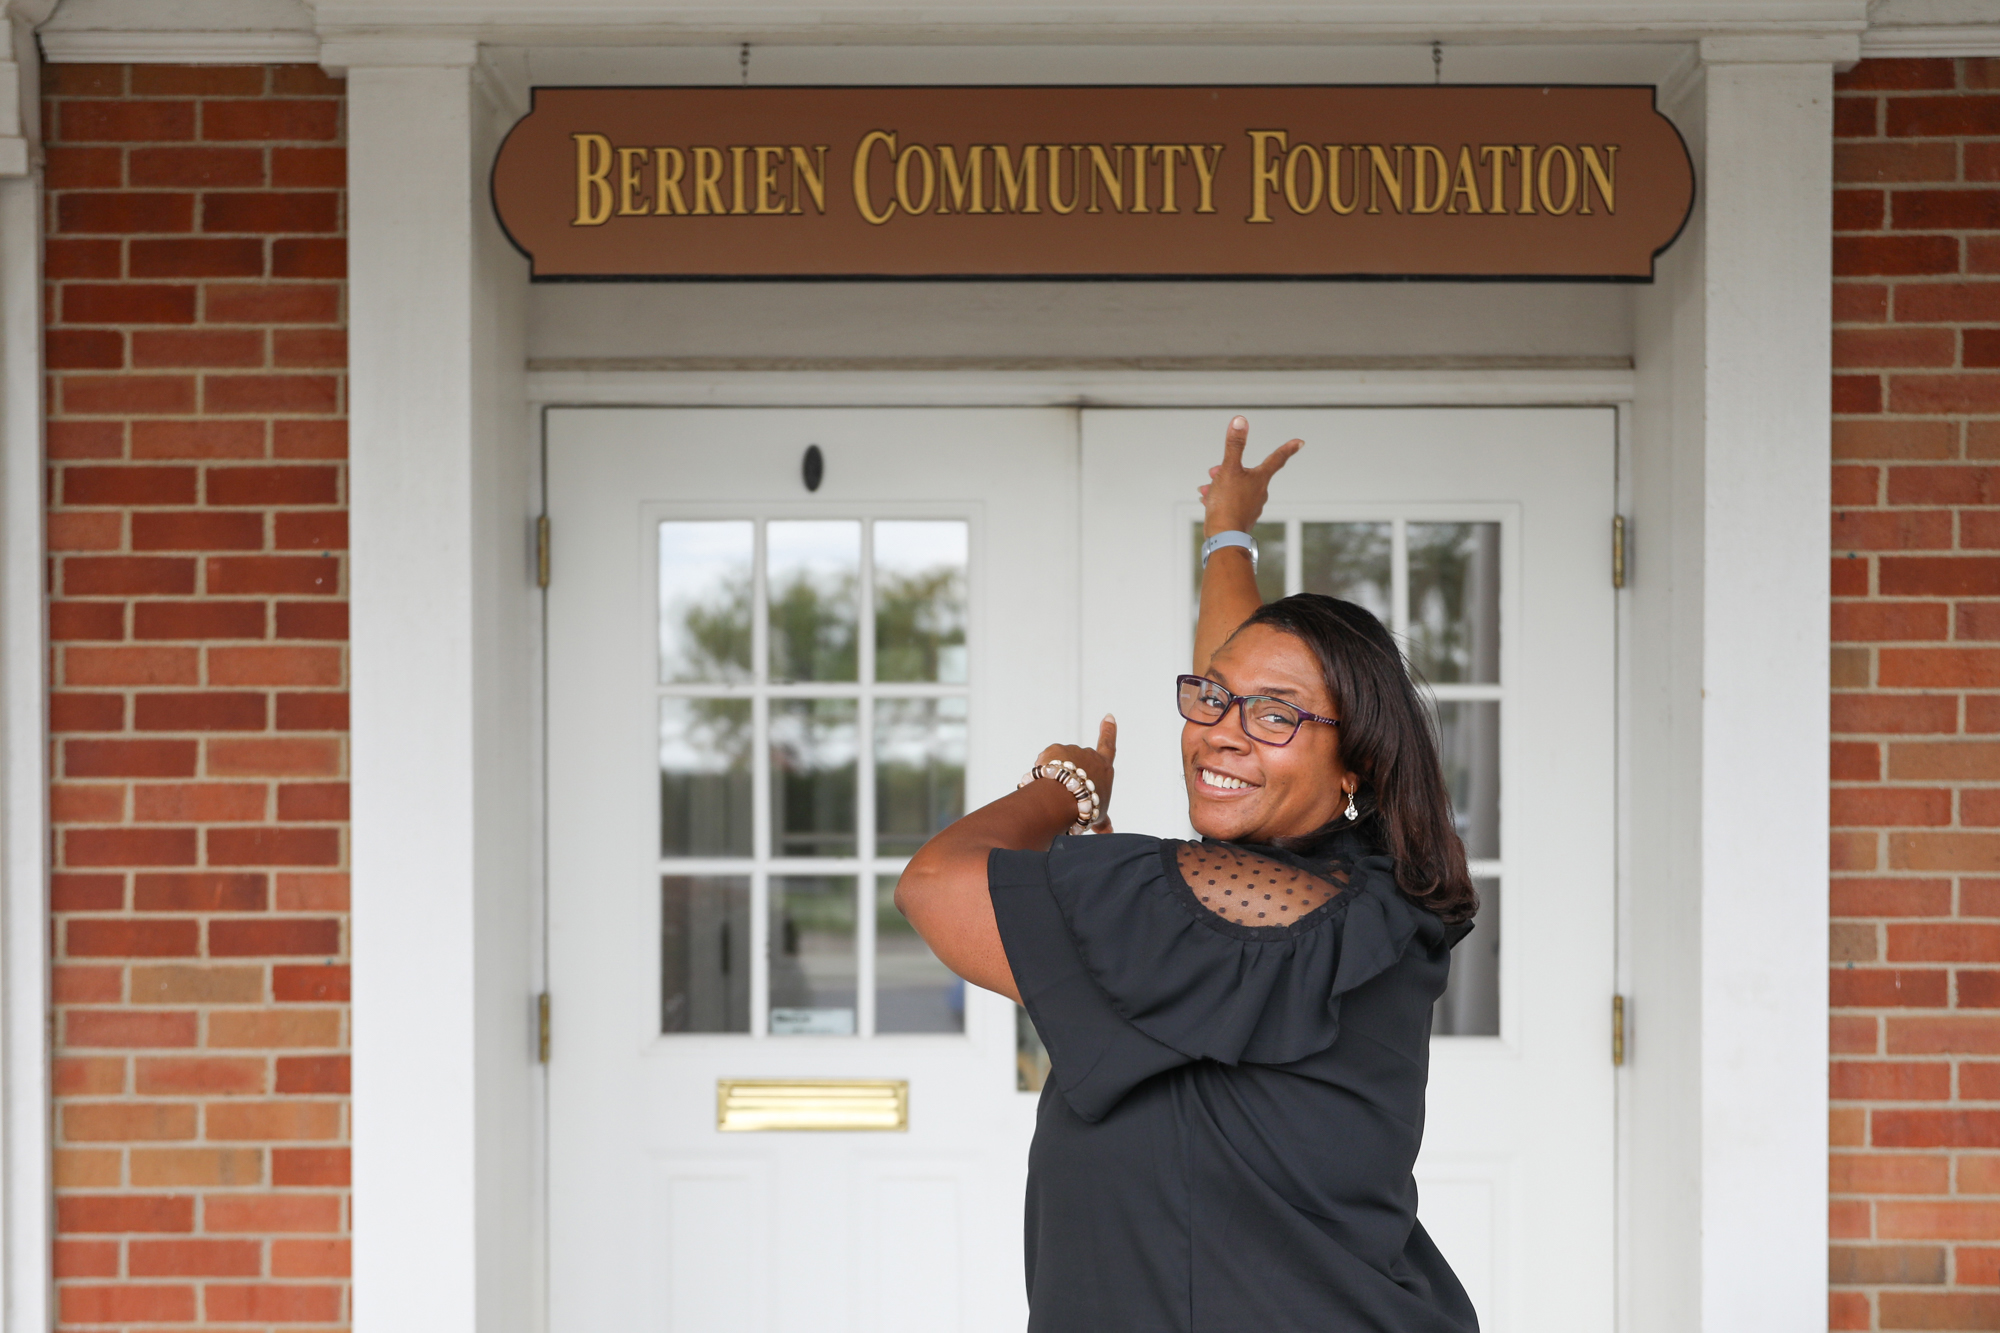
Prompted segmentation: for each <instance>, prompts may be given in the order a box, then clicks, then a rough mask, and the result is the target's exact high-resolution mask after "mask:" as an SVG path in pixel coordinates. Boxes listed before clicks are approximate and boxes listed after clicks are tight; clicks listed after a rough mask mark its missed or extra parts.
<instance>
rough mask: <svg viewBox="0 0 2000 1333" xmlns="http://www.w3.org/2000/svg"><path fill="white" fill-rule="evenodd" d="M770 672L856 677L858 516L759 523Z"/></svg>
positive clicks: (804, 677)
mask: <svg viewBox="0 0 2000 1333" xmlns="http://www.w3.org/2000/svg"><path fill="white" fill-rule="evenodd" d="M764 549H765V555H764V558H765V562H766V566H767V573H766V575H765V578H766V581H767V585H768V586H767V591H766V596H768V597H769V598H770V608H771V610H770V628H771V679H772V680H773V681H776V682H779V683H781V684H783V683H789V682H793V681H809V680H853V679H854V678H855V674H854V673H855V662H856V650H857V648H858V646H859V644H860V641H861V604H860V585H861V524H860V523H859V522H858V521H855V520H851V519H811V520H806V521H799V522H791V521H787V522H775V521H774V522H772V523H769V524H767V525H766V526H765V529H764Z"/></svg>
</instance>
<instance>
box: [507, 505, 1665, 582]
mask: <svg viewBox="0 0 2000 1333" xmlns="http://www.w3.org/2000/svg"><path fill="white" fill-rule="evenodd" d="M546 581H547V580H546V579H544V582H546ZM1611 586H1612V587H1614V588H1622V587H1624V586H1625V515H1623V514H1613V515H1612V516H1611Z"/></svg>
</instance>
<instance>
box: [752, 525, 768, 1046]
mask: <svg viewBox="0 0 2000 1333" xmlns="http://www.w3.org/2000/svg"><path fill="white" fill-rule="evenodd" d="M755 532H756V542H755V545H754V548H753V554H752V557H751V574H750V658H751V661H750V679H751V681H752V682H753V686H752V690H753V692H752V694H751V702H750V737H751V746H752V748H751V751H750V812H751V813H750V839H751V843H750V856H751V867H750V1035H751V1036H752V1037H753V1038H757V1039H759V1040H761V1039H762V1038H764V1037H765V1036H767V1035H769V1032H770V1028H771V956H770V951H771V883H770V875H769V873H768V872H769V867H770V863H771V701H770V699H769V698H768V697H767V696H766V694H765V691H764V689H763V688H762V687H763V686H764V685H765V684H766V683H767V682H768V681H769V680H770V674H771V673H770V671H769V669H768V668H769V664H770V628H769V625H768V623H767V622H768V621H769V619H770V597H769V595H768V589H767V588H766V587H765V550H764V520H763V519H758V520H757V521H756V526H755Z"/></svg>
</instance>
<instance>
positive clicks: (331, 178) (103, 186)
mask: <svg viewBox="0 0 2000 1333" xmlns="http://www.w3.org/2000/svg"><path fill="white" fill-rule="evenodd" d="M44 79H45V81H46V82H45V87H46V89H47V94H48V106H47V117H46V130H47V136H48V190H49V194H48V258H47V275H48V291H47V321H48V330H47V356H48V367H49V375H48V412H49V421H48V456H49V510H48V531H49V580H50V593H51V596H52V601H51V603H50V607H49V623H50V637H51V639H52V641H53V643H52V650H51V651H52V656H51V671H52V675H51V680H52V682H53V685H52V691H51V695H50V700H49V707H50V729H51V731H52V732H53V752H52V755H51V764H52V772H53V774H54V783H53V786H52V789H51V793H50V798H51V808H52V819H53V824H54V830H53V832H54V847H55V870H54V877H53V883H52V890H51V892H52V902H53V909H54V921H53V923H52V926H53V929H52V935H51V940H52V944H51V947H52V948H53V950H54V987H55V1019H56V1026H55V1042H56V1064H55V1100H56V1105H55V1114H56V1122H55V1123H56V1131H55V1132H56V1143H55V1157H56V1162H55V1170H56V1201H55V1203H56V1228H57V1233H58V1235H57V1242H56V1256H55V1270H56V1278H57V1281H58V1284H59V1287H58V1290H59V1300H60V1305H59V1310H60V1319H61V1322H62V1324H63V1325H64V1326H65V1327H66V1328H67V1327H78V1328H81V1327H83V1326H89V1327H91V1328H93V1329H98V1328H103V1327H104V1326H118V1325H125V1326H136V1325H149V1326H150V1325H155V1324H174V1325H189V1324H212V1323H226V1324H240V1323H252V1324H257V1325H263V1326H266V1327H269V1326H273V1325H276V1326H294V1325H311V1326H313V1327H315V1328H320V1329H324V1328H326V1327H328V1326H330V1325H341V1324H344V1323H345V1322H346V1320H347V1317H348V1292H347V1240H346V1237H347V1230H348V1221H349V1218H348V1197H347V1188H346V1186H347V1148H346V1143H347V1136H348V1105H347V1096H346V1093H347V1010H346V1005H345V1000H346V998H347V967H346V948H347V946H346V933H347V922H346V910H347V876H346V873H345V872H346V867H347V849H346V836H347V834H346V826H345V823H344V820H345V818H346V813H347V785H346V780H345V779H346V773H347V756H346V746H347V739H346V735H345V729H346V725H347V712H346V709H347V696H346V693H345V690H346V680H347V671H346V645H345V640H346V636H347V615H346V612H347V607H346V601H345V597H346V581H345V573H346V564H347V562H346V558H345V547H346V544H347V543H346V511H345V508H344V496H345V491H344V487H345V475H344V474H345V467H344V465H343V461H342V460H343V459H344V457H345V454H346V422H345V419H344V416H345V410H346V405H345V392H346V374H345V370H344V366H345V360H346V353H345V340H346V334H345V328H344V318H345V314H344V298H345V289H344V283H343V281H342V279H343V274H344V265H345V259H346V248H345V241H344V239H343V236H342V207H343V186H344V182H345V178H346V177H345V162H344V159H343V148H342V143H343V138H342V130H343V116H342V112H343V101H342V88H341V85H340V84H339V83H337V82H333V81H330V80H328V79H327V78H326V77H325V76H324V75H322V74H321V73H320V72H319V71H318V70H317V69H316V68H312V67H308V66H278V67H268V68H266V67H257V68H205V69H195V68H185V67H174V66H159V65H140V66H132V67H119V66H81V65H58V66H50V67H48V68H46V69H45V70H44Z"/></svg>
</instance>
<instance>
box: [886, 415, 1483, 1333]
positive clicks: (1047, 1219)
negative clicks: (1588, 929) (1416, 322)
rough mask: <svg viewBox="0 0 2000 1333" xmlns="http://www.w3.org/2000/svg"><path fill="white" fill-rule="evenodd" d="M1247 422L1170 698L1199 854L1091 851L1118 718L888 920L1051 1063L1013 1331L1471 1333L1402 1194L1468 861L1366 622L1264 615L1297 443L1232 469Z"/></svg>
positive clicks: (1226, 468) (1173, 847) (1371, 623)
mask: <svg viewBox="0 0 2000 1333" xmlns="http://www.w3.org/2000/svg"><path fill="white" fill-rule="evenodd" d="M1248 429H1249V426H1248V423H1247V422H1246V421H1245V420H1244V419H1243V418H1242V417H1237V418H1235V419H1234V420H1233V421H1231V422H1230V426H1229V433H1228V436H1227V439H1226V442H1225V444H1224V447H1223V461H1222V464H1221V466H1219V467H1217V468H1213V469H1211V470H1210V473H1209V476H1210V478H1211V482H1210V484H1209V485H1208V486H1204V487H1202V488H1201V492H1202V499H1203V505H1204V507H1205V510H1206V529H1207V532H1208V535H1209V536H1210V537H1211V539H1212V540H1211V541H1209V542H1207V543H1205V544H1204V550H1205V551H1210V552H1212V554H1210V555H1209V556H1208V558H1207V563H1206V566H1205V570H1204V575H1203V579H1202V590H1201V615H1200V619H1199V622H1198V624H1197V628H1196V634H1195V670H1196V672H1197V673H1199V674H1197V675H1193V676H1183V677H1181V678H1180V683H1179V698H1180V711H1181V715H1182V717H1183V718H1184V719H1185V724H1184V726H1183V728H1182V733H1181V761H1182V770H1183V776H1184V778H1185V780H1186V783H1187V792H1188V820H1189V822H1190V823H1191V824H1193V825H1194V827H1195V829H1196V830H1197V831H1198V832H1199V833H1200V834H1201V835H1202V841H1201V842H1199V843H1185V842H1176V841H1164V840H1161V839H1158V838H1149V837H1139V836H1135V835H1131V834H1115V835H1114V834H1110V833H1109V826H1108V824H1106V823H1104V822H1103V805H1104V802H1105V801H1107V800H1108V799H1109V797H1110V794H1111V783H1112V758H1113V753H1114V747H1115V742H1116V737H1117V732H1116V727H1115V724H1114V723H1113V721H1112V720H1111V719H1110V718H1106V719H1105V720H1104V725H1103V728H1102V731H1101V733H1100V736H1099V740H1098V744H1097V747H1096V748H1095V749H1086V748H1083V747H1080V746H1070V745H1052V746H1050V747H1049V748H1048V749H1046V750H1044V751H1043V752H1042V754H1041V757H1040V759H1039V760H1038V761H1037V764H1036V766H1035V768H1034V769H1032V770H1030V774H1029V777H1028V778H1025V779H1023V781H1022V785H1021V787H1020V788H1019V789H1018V790H1017V791H1015V792H1014V793H1013V794H1012V795H1010V796H1006V797H1003V798H1002V799H1000V800H998V801H995V802H993V803H992V804H991V805H988V806H986V807H985V808H983V809H981V810H976V811H974V812H973V813H972V814H969V815H967V816H966V817H965V818H963V819H961V820H959V821H957V822H956V823H954V824H952V825H951V826H950V827H949V828H947V829H945V830H944V831H943V832H942V833H940V834H938V835H937V836H936V837H935V838H933V839H931V840H930V842H928V843H926V844H925V846H924V847H923V849H922V850H921V851H920V852H918V854H917V855H916V857H915V858H913V859H912V860H911V862H910V865H909V868H908V869H907V870H906V871H905V872H904V874H903V877H902V882H901V884H900V886H899V887H898V889H897V891H896V905H897V906H898V907H900V908H901V909H902V910H903V911H904V912H905V913H906V914H907V915H908V916H909V918H910V920H911V921H912V923H914V924H915V926H916V928H917V930H918V931H919V932H920V933H921V934H922V935H923V937H924V938H925V940H927V941H928V942H929V943H930V945H931V947H932V948H933V949H934V950H935V951H936V952H937V954H938V956H939V957H940V958H942V959H943V960H944V961H945V963H946V964H947V965H949V966H950V967H951V968H952V969H953V970H954V971H955V972H957V973H958V974H959V975H960V976H962V977H964V978H965V979H966V980H968V981H971V982H973V983H974V984H976V985H980V986H985V987H987V988H988V989H990V990H995V991H998V992H1000V993H1001V994H1003V995H1008V996H1013V997H1015V998H1016V999H1019V1000H1020V1001H1021V1002H1023V1003H1024V1004H1026V1005H1027V1007H1028V1012H1029V1014H1030V1016H1032V1017H1033V1019H1034V1021H1035V1026H1036V1028H1037V1029H1038V1030H1039V1031H1040V1032H1041V1034H1042V1039H1043V1041H1044V1043H1045V1044H1046V1045H1047V1047H1048V1050H1049V1058H1050V1065H1051V1072H1052V1074H1053V1078H1052V1080H1051V1082H1050V1084H1049V1086H1048V1087H1047V1088H1046V1089H1045V1090H1044V1091H1043V1094H1042V1101H1041V1108H1040V1111H1039V1114H1038V1118H1037V1122H1036V1129H1035V1142H1034V1147H1033V1149H1032V1151H1031V1152H1030V1155H1029V1171H1028V1205H1027V1260H1028V1300H1029V1310H1030V1315H1029V1321H1028V1326H1029V1329H1030V1330H1031V1333H1122V1331H1125V1330H1129V1331H1130V1333H1169V1331H1172V1333H1237V1331H1238V1330H1241V1331H1242V1333H1250V1331H1251V1330H1256V1333H1335V1331H1340V1333H1345V1331H1347V1330H1357V1331H1358V1330H1370V1331H1375V1330H1379V1331H1380V1333H1474V1330H1476V1329H1477V1327H1478V1320H1477V1317H1476V1316H1475V1315H1474V1313H1473V1310H1472V1306H1471V1303H1470V1302H1469V1301H1467V1299H1466V1296H1465V1291H1464V1289H1463V1288H1462V1287H1460V1285H1459V1283H1458V1280H1457V1279H1456V1278H1455V1277H1454V1276H1453V1275H1452V1272H1451V1269H1450V1267H1449V1266H1448V1265H1447V1264H1446V1263H1445V1261H1444V1259H1443V1257H1442V1256H1441V1255H1439V1253H1438V1251H1437V1249H1436V1247H1435V1246H1433V1245H1432V1244H1431V1241H1430V1238H1429V1237H1428V1236H1426V1235H1425V1234H1424V1229H1423V1227H1422V1226H1421V1225H1419V1224H1418V1222H1417V1219H1416V1207H1417V1190H1416V1183H1415V1181H1414V1180H1413V1179H1412V1177H1411V1174H1410V1170H1411V1166H1412V1164H1413V1163H1414V1162H1415V1160H1416V1156H1417V1148H1418V1146H1419V1144H1420V1143H1421V1141H1422V1137H1423V1116H1424V1084H1425V1079H1426V1076H1427V1072H1428V1049H1429V1039H1430V1014H1431V1005H1432V1003H1433V1002H1434V1001H1435V1000H1436V999H1437V997H1438V995H1439V994H1440V993H1441V992H1442V991H1443V990H1444V985H1445V979H1446V974H1447V971H1448V969H1449V960H1450V952H1451V947H1452V945H1454V944H1455V943H1457V942H1458V940H1459V939H1461V938H1462V937H1463V936H1464V935H1465V933H1466V932H1467V931H1468V930H1470V929H1471V925H1470V923H1469V919H1470V917H1471V916H1472V914H1473V912H1474V911H1475V910H1476V908H1477V906H1478V904H1477V900H1476V899H1475V897H1474V894H1473V889H1472V882H1471V879H1470V878H1469V876H1468V875H1467V873H1466V865H1465V851H1464V848H1463V847H1462V846H1461V845H1460V843H1459V840H1458V836H1457V834H1456V832H1454V830H1453V828H1452V823H1451V811H1450V803H1449V800H1448V798H1447V797H1446V794H1445V789H1444V781H1443V777H1442V775H1441V772H1440V769H1439V765H1438V758H1437V749H1436V744H1435V741H1434V739H1433V737H1432V734H1431V732H1430V729H1429V726H1428V723H1427V721H1426V715H1425V713H1424V710H1423V707H1422V704H1421V703H1420V701H1419V699H1418V697H1417V693H1416V690H1415V689H1414V688H1413V686H1412V685H1411V682H1410V678H1409V675H1408V673H1407V671H1406V669H1405V668H1404V665H1403V661H1402V657H1401V655H1400V654H1399V653H1398V652H1397V650H1396V646H1395V644H1394V642H1393V641H1392V640H1391V639H1390V637H1389V635H1388V633H1387V631H1385V630H1384V629H1383V628H1382V625H1381V623H1380V622H1379V621H1377V620H1376V619H1375V618H1374V617H1373V616H1371V615H1370V614H1369V613H1368V612H1366V611H1364V610H1362V609H1361V608H1360V607H1358V606H1355V605H1353V604H1351V603H1348V602H1341V601H1336V600H1334V599H1333V598H1330V597H1321V596H1314V595H1303V596H1298V597H1288V598H1285V599H1284V600H1283V601H1280V602H1274V603H1272V604H1271V605H1269V606H1265V605H1263V604H1262V602H1261V599H1260V598H1259V596H1258V594H1257V584H1256V578H1255V572H1254V558H1253V555H1252V550H1253V549H1254V548H1253V547H1250V546H1249V545H1248V543H1249V541H1250V539H1249V538H1248V537H1247V535H1244V534H1247V533H1248V532H1249V531H1250V530H1251V528H1252V525H1253V524H1255V522H1256V520H1257V517H1258V515H1259V514H1260V513H1261V512H1262V511H1263V508H1264V501H1265V498H1266V495H1267V493H1268V489H1269V483H1270V479H1271V477H1272V476H1273V475H1274V474H1275V473H1276V472H1277V471H1278V469H1279V468H1280V467H1282V466H1284V464H1285V461H1286V460H1287V459H1289V458H1290V457H1291V455H1292V454H1293V453H1294V452H1296V451H1297V449H1298V447H1299V442H1298V441H1297V440H1293V441H1291V442H1290V443H1288V444H1286V445H1285V446H1283V447H1282V448H1280V449H1279V450H1277V451H1276V452H1275V453H1273V454H1272V455H1271V456H1270V457H1269V458H1267V459H1266V460H1265V461H1264V462H1263V463H1262V464H1261V465H1260V466H1258V467H1256V468H1254V469H1245V468H1244V467H1243V446H1244V441H1245V438H1246V436H1247V434H1248ZM1218 534H1221V535H1222V540H1221V541H1220V542H1218V541H1216V540H1213V539H1214V538H1216V537H1217V536H1218ZM1232 542H1233V543H1236V544H1233V545H1232V544H1229V543H1232ZM1163 683H1164V682H1163ZM1092 823H1096V825H1097V827H1098V828H1099V829H1100V830H1101V833H1100V836H1095V837H1062V836H1059V835H1061V834H1063V833H1065V832H1069V833H1077V832H1081V831H1082V830H1083V828H1084V826H1086V825H1089V824H1092Z"/></svg>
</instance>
